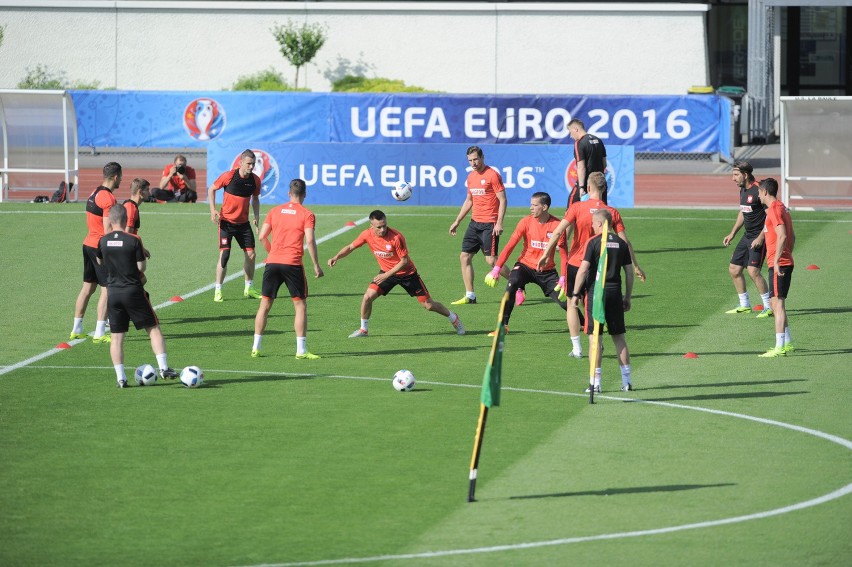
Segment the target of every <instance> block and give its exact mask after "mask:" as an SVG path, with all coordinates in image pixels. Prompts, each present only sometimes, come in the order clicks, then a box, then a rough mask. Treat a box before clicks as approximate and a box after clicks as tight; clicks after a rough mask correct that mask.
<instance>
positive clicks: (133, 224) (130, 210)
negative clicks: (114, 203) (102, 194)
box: [122, 199, 142, 234]
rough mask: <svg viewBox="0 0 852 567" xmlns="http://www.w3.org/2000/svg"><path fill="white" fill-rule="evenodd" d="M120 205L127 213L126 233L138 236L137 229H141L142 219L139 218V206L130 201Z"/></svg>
mask: <svg viewBox="0 0 852 567" xmlns="http://www.w3.org/2000/svg"><path fill="white" fill-rule="evenodd" d="M122 205H123V206H124V209H125V210H126V211H127V232H129V233H130V234H139V229H140V228H141V227H142V219H140V218H139V205H137V204H136V202H135V201H133V200H132V199H127V200H126V201H124V203H122Z"/></svg>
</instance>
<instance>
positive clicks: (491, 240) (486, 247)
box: [462, 221, 500, 256]
mask: <svg viewBox="0 0 852 567" xmlns="http://www.w3.org/2000/svg"><path fill="white" fill-rule="evenodd" d="M499 244H500V237H499V236H495V235H494V223H493V222H475V221H470V224H469V225H467V230H466V231H465V232H464V240H462V252H467V253H468V254H476V253H477V252H479V251H480V250H482V253H483V254H485V255H486V256H497V246H498V245H499Z"/></svg>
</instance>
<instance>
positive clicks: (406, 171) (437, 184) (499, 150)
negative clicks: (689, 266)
mask: <svg viewBox="0 0 852 567" xmlns="http://www.w3.org/2000/svg"><path fill="white" fill-rule="evenodd" d="M249 146H250V147H251V149H252V150H253V151H254V152H255V154H256V156H257V163H256V165H255V173H257V174H258V175H259V176H260V177H261V180H262V190H261V202H262V203H265V204H274V203H283V202H286V201H287V200H288V196H287V192H288V187H289V183H290V180H291V179H293V178H296V177H298V178H301V179H304V180H305V182H306V183H307V185H308V200H307V202H308V203H309V204H324V205H331V204H334V205H375V206H384V205H394V204H400V203H398V202H397V201H395V200H394V199H393V197H391V187H392V186H393V185H394V184H395V183H397V182H398V181H401V180H404V181H408V182H409V183H410V184H411V185H412V186H413V187H414V194H413V195H412V197H411V198H410V199H409V200H408V201H406V202H405V204H412V205H438V206H443V205H447V206H461V204H462V202H464V199H465V196H466V193H465V186H466V185H465V180H466V179H467V174H468V172H469V169H470V168H469V166H468V164H467V147H468V146H467V145H466V144H428V145H425V144H345V143H343V144H340V143H325V144H320V143H307V144H294V143H259V144H249ZM244 149H246V144H245V143H226V142H220V141H214V142H212V143H211V144H210V145H209V146H208V147H207V177H208V179H207V185H208V187H209V186H210V185H211V184H212V183H213V182H214V181H215V180H216V178H217V177H218V176H219V175H220V174H222V173H223V172H225V171H228V170H229V169H235V168H236V167H237V165H238V163H239V156H240V153H242V151H243V150H244ZM572 150H573V148H571V147H565V146H560V145H551V144H495V145H489V146H485V147H483V151H484V153H485V163H487V164H488V165H490V166H492V167H494V168H495V169H497V170H498V171H499V172H500V174H501V175H502V176H503V184H504V185H505V186H506V195H507V200H508V204H509V206H511V207H529V204H530V196H531V195H532V194H533V193H535V192H536V191H545V192H547V193H549V194H550V196H551V199H552V200H553V204H552V206H553V208H554V209H562V210H564V207H565V204H566V201H567V199H568V189H569V188H570V187H573V185H574V181H575V180H576V167H575V164H574V160H573V151H572ZM633 175H634V153H633V148H632V147H630V146H610V147H609V148H607V171H606V178H607V186H608V195H609V197H608V202H609V204H610V205H612V206H613V207H616V208H632V207H633Z"/></svg>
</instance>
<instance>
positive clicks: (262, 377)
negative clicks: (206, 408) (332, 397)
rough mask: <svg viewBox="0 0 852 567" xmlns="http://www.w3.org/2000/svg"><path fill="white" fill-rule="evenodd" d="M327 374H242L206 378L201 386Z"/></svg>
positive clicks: (320, 376)
mask: <svg viewBox="0 0 852 567" xmlns="http://www.w3.org/2000/svg"><path fill="white" fill-rule="evenodd" d="M323 376H327V374H305V375H302V376H298V375H296V376H294V375H292V374H278V375H275V374H262V375H257V376H243V377H242V378H208V379H207V380H205V381H204V384H203V385H202V386H201V388H217V387H219V386H224V385H226V384H246V383H248V382H281V381H284V380H313V379H315V378H322V377H323Z"/></svg>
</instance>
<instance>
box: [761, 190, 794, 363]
mask: <svg viewBox="0 0 852 567" xmlns="http://www.w3.org/2000/svg"><path fill="white" fill-rule="evenodd" d="M757 194H758V196H759V197H760V202H761V203H763V204H764V205H766V221H765V225H764V228H763V234H764V235H765V236H766V238H765V241H766V258H767V260H768V263H769V297H770V301H771V302H772V312H773V313H774V314H775V348H771V349H769V350H768V351H767V352H765V353H763V354H761V355H760V356H762V357H764V358H773V357H776V356H786V355H787V353H788V352H792V351H793V350H794V347H793V343H792V340H791V338H790V325H789V322H788V321H787V306H786V304H785V303H786V300H787V293H788V292H789V291H790V281H791V280H792V278H793V247H794V246H795V245H796V233H795V232H793V219H792V218H791V217H790V211H789V210H788V209H787V207H785V206H784V203H782V202H781V201H779V200H778V197H777V195H778V182H777V181H775V180H774V179H772V178H771V177H770V178H768V179H764V180H763V181H761V182H760V184H759V185H758V189H757ZM757 245H758V246H759V245H760V244H759V243H758V244H757Z"/></svg>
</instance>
